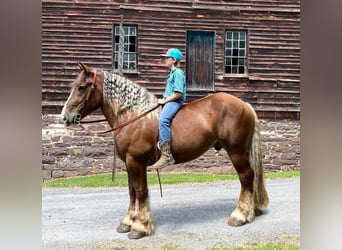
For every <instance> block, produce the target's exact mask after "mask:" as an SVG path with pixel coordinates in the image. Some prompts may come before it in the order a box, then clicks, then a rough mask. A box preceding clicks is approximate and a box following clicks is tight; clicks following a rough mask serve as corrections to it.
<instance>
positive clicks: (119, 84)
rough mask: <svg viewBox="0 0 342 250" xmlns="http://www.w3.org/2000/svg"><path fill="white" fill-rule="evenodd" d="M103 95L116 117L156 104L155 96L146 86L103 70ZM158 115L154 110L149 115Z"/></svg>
mask: <svg viewBox="0 0 342 250" xmlns="http://www.w3.org/2000/svg"><path fill="white" fill-rule="evenodd" d="M103 96H104V100H105V102H107V103H108V104H109V106H110V107H111V109H112V111H113V114H114V116H115V117H117V118H119V117H120V116H122V115H123V114H126V113H131V112H133V113H136V114H137V115H139V114H141V113H143V112H145V111H147V110H149V109H151V108H152V107H153V106H155V105H156V104H157V97H156V96H154V95H153V94H152V93H151V92H149V91H148V90H147V89H146V88H144V87H142V86H140V85H138V84H137V83H135V82H133V81H131V80H129V79H127V78H125V77H122V76H120V75H117V74H115V73H113V72H104V82H103ZM158 115H159V111H158V110H155V111H153V112H151V113H150V114H149V117H151V116H153V117H155V116H158Z"/></svg>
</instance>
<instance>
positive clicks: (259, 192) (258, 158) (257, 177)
mask: <svg viewBox="0 0 342 250" xmlns="http://www.w3.org/2000/svg"><path fill="white" fill-rule="evenodd" d="M249 106H250V107H251V109H252V110H253V113H254V117H255V122H254V132H253V137H252V141H251V143H250V145H249V155H248V158H249V163H250V165H251V168H252V169H253V171H254V183H253V191H254V203H255V209H258V210H260V211H262V210H263V209H264V208H266V207H267V205H268V203H269V199H268V194H267V192H266V188H265V180H264V168H263V165H262V152H261V144H260V122H259V120H258V117H257V114H256V113H255V111H254V109H253V107H252V106H251V105H249Z"/></svg>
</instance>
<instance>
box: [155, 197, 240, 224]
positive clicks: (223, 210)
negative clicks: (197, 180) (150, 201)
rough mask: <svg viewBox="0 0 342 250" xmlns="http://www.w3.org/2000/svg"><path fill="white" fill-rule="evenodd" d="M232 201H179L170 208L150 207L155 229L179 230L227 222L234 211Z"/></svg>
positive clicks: (233, 201)
mask: <svg viewBox="0 0 342 250" xmlns="http://www.w3.org/2000/svg"><path fill="white" fill-rule="evenodd" d="M235 206H236V200H234V199H230V200H229V199H228V198H227V199H215V200H212V201H210V203H204V202H201V201H197V202H194V201H189V202H186V203H185V202H184V201H180V202H179V204H176V205H175V204H173V205H172V207H166V206H164V205H162V204H159V205H158V206H152V213H153V218H154V221H155V226H156V227H163V226H165V227H171V228H181V227H182V225H184V224H197V223H205V222H210V223H211V222H213V221H221V220H222V222H223V223H226V222H227V219H228V216H229V215H230V213H231V212H232V211H233V210H234V209H235Z"/></svg>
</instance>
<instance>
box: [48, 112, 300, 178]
mask: <svg viewBox="0 0 342 250" xmlns="http://www.w3.org/2000/svg"><path fill="white" fill-rule="evenodd" d="M101 118H103V116H102V115H92V116H89V120H93V119H101ZM86 126H87V127H88V128H89V130H90V131H93V132H96V131H103V130H106V129H108V128H109V127H108V126H107V124H106V123H105V122H104V123H99V124H92V125H86ZM261 136H262V150H263V163H264V168H265V171H266V172H274V171H288V170H299V169H300V124H299V121H297V120H261ZM113 148H114V141H113V138H112V134H111V133H108V134H104V135H93V134H91V133H87V132H85V131H83V130H81V129H79V128H77V129H73V130H70V129H65V128H64V126H63V124H62V121H61V119H60V118H59V115H43V116H42V168H43V171H42V179H43V181H46V180H50V179H55V178H61V177H70V176H82V175H91V174H99V173H110V172H111V171H112V166H113ZM215 153H216V152H215V150H214V148H212V149H210V150H208V151H207V152H206V153H205V154H204V155H202V156H200V157H199V158H197V159H195V160H193V161H190V162H187V163H182V164H176V165H173V166H168V167H167V168H165V169H163V172H167V171H170V172H171V171H172V172H199V173H218V174H220V173H222V174H227V173H235V170H234V168H233V167H232V164H231V161H230V160H229V158H228V156H227V153H226V152H225V151H224V150H221V151H220V152H219V155H215ZM116 162H117V163H116V165H117V172H123V171H125V166H124V163H123V162H122V161H121V160H120V159H119V158H117V160H116Z"/></svg>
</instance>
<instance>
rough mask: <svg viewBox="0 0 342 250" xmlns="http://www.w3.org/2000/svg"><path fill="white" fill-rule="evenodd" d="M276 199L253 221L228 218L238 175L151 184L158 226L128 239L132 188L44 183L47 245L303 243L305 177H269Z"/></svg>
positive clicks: (236, 193)
mask: <svg viewBox="0 0 342 250" xmlns="http://www.w3.org/2000/svg"><path fill="white" fill-rule="evenodd" d="M266 188H267V191H268V193H269V197H270V205H269V207H268V208H267V210H266V211H265V213H264V214H263V215H261V216H259V217H256V219H255V220H254V222H253V223H250V224H246V225H244V226H242V227H230V226H228V224H227V219H228V216H229V214H230V213H231V212H232V211H233V210H234V208H235V206H236V202H237V199H238V197H239V192H240V184H239V182H237V181H229V182H228V181H227V182H220V183H214V184H213V183H210V184H187V185H171V186H168V185H164V186H163V196H164V197H163V198H161V197H160V193H159V187H158V186H150V198H151V206H152V214H153V218H154V221H155V229H156V232H155V234H154V235H153V236H151V237H145V238H142V239H139V240H128V239H127V234H119V233H117V232H116V230H115V229H116V226H117V225H118V224H119V221H120V219H121V218H122V217H123V216H124V215H125V214H126V212H127V209H128V190H127V188H96V189H84V188H82V189H81V188H72V189H69V188H68V189H50V188H49V189H43V191H42V239H43V249H53V250H55V249H106V248H108V249H110V248H111V249H127V248H134V249H141V248H144V249H160V248H162V247H166V246H169V247H170V246H179V247H181V248H182V249H183V248H187V249H206V248H212V247H236V246H247V245H253V244H255V243H260V242H265V241H277V242H278V241H287V242H290V243H294V244H297V245H299V240H300V197H299V194H300V178H299V177H297V178H289V179H279V180H266Z"/></svg>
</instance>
